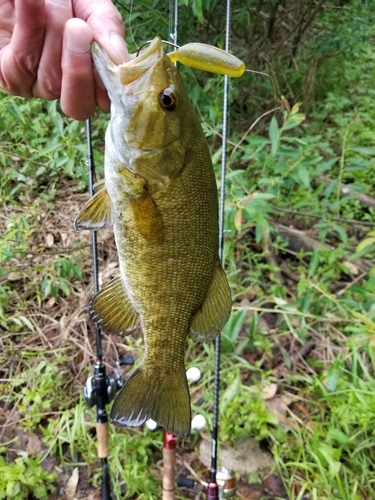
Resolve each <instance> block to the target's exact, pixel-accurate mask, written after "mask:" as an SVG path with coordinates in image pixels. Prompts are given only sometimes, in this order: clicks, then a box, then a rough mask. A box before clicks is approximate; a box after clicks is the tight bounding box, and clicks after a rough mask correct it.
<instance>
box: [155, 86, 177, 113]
mask: <svg viewBox="0 0 375 500" xmlns="http://www.w3.org/2000/svg"><path fill="white" fill-rule="evenodd" d="M159 102H160V105H161V107H162V108H164V109H166V110H167V111H173V110H174V109H176V107H177V104H178V101H177V96H176V94H175V92H174V90H173V89H171V88H167V89H164V90H162V91H161V92H160V94H159Z"/></svg>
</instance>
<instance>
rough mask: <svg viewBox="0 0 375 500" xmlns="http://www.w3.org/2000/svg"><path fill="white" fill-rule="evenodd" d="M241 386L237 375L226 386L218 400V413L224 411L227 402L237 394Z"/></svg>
mask: <svg viewBox="0 0 375 500" xmlns="http://www.w3.org/2000/svg"><path fill="white" fill-rule="evenodd" d="M240 386H241V379H240V377H239V375H237V377H236V378H235V379H234V381H233V382H232V383H231V384H230V385H229V386H228V387H227V389H226V391H225V392H224V394H223V396H222V398H221V401H220V407H219V410H220V413H221V414H222V413H224V411H225V409H226V407H227V405H228V403H229V402H230V401H232V400H233V399H234V397H235V396H236V395H237V393H238V390H239V388H240Z"/></svg>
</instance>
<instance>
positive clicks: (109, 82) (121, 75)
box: [91, 37, 163, 103]
mask: <svg viewBox="0 0 375 500" xmlns="http://www.w3.org/2000/svg"><path fill="white" fill-rule="evenodd" d="M91 53H92V57H93V60H94V63H95V67H96V69H97V70H98V73H99V75H100V77H101V79H102V81H103V83H104V85H105V87H106V89H107V91H108V94H109V97H110V99H111V101H112V102H113V103H116V101H118V100H119V96H120V95H124V94H125V95H128V96H132V95H133V96H134V95H135V94H138V93H140V92H142V91H143V90H144V89H145V88H146V86H147V78H142V77H143V76H144V75H145V74H146V73H147V72H148V71H149V70H150V69H151V68H152V67H153V66H154V65H155V64H156V63H157V62H158V61H159V60H160V59H161V58H162V56H163V45H162V41H161V38H160V37H155V38H154V39H153V40H152V41H151V42H150V43H149V44H148V45H146V47H145V48H144V49H143V50H141V52H140V54H139V55H138V56H137V57H135V58H134V59H131V60H130V61H128V62H126V63H123V64H120V65H118V66H117V65H116V64H114V62H113V61H112V60H111V59H110V58H109V56H108V54H107V53H106V52H105V51H104V50H103V49H102V48H101V47H100V45H99V44H98V43H97V42H93V43H92V45H91Z"/></svg>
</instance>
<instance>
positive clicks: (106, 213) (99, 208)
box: [74, 181, 112, 231]
mask: <svg viewBox="0 0 375 500" xmlns="http://www.w3.org/2000/svg"><path fill="white" fill-rule="evenodd" d="M99 182H101V181H99ZM111 226H112V205H111V199H110V197H109V194H108V191H107V189H106V188H103V189H101V190H100V191H98V192H97V193H95V194H94V196H93V197H92V198H90V199H89V201H88V202H87V203H86V204H85V206H84V207H83V208H82V210H81V211H80V212H79V214H78V215H77V218H76V220H75V221H74V228H75V230H76V231H78V230H80V229H91V230H94V231H98V230H99V229H105V228H106V227H111Z"/></svg>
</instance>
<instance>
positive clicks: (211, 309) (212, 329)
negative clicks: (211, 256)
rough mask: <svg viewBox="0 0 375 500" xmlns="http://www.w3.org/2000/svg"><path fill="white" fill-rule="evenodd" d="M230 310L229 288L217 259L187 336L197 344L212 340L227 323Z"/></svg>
mask: <svg viewBox="0 0 375 500" xmlns="http://www.w3.org/2000/svg"><path fill="white" fill-rule="evenodd" d="M231 308H232V299H231V295H230V288H229V285H228V281H227V278H226V276H225V272H224V270H223V268H222V265H221V262H220V260H219V258H218V259H217V263H216V267H215V271H214V273H213V276H212V280H211V283H210V286H209V287H208V290H207V293H206V297H205V299H204V302H203V304H202V307H201V308H200V309H199V311H198V312H197V313H196V314H195V316H193V319H192V321H191V324H190V332H189V336H190V337H191V338H192V339H194V340H196V341H197V342H209V341H210V340H213V339H214V338H215V337H216V335H217V334H218V333H219V332H220V331H221V330H222V328H223V326H224V325H225V323H226V322H227V321H228V319H229V316H230V312H231Z"/></svg>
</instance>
